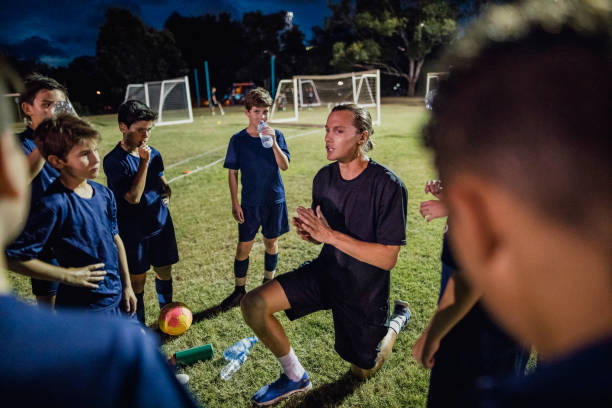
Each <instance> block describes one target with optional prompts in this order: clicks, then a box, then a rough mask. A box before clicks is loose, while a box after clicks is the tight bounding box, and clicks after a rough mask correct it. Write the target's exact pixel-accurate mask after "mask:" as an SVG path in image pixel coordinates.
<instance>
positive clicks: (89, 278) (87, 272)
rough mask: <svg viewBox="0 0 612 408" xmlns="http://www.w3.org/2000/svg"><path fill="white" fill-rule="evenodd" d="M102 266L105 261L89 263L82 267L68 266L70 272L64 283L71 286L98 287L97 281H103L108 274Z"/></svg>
mask: <svg viewBox="0 0 612 408" xmlns="http://www.w3.org/2000/svg"><path fill="white" fill-rule="evenodd" d="M102 268H104V264H103V263H97V264H93V265H87V266H84V267H81V268H67V269H68V273H67V274H66V276H65V278H64V279H63V280H62V283H65V284H67V285H70V286H82V287H85V288H92V289H97V288H98V285H97V284H96V283H97V282H100V281H103V280H104V276H105V275H106V271H105V270H103V269H102Z"/></svg>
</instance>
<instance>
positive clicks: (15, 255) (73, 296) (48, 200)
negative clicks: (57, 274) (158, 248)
mask: <svg viewBox="0 0 612 408" xmlns="http://www.w3.org/2000/svg"><path fill="white" fill-rule="evenodd" d="M87 182H88V183H89V185H91V187H92V188H93V196H92V197H91V198H82V197H80V196H79V195H77V194H76V193H75V192H74V191H72V190H69V189H67V188H66V187H65V186H64V185H63V184H62V182H61V181H60V179H57V180H55V182H53V184H52V185H51V186H50V187H49V188H48V189H47V191H46V192H45V193H44V194H43V196H42V197H41V199H40V201H39V202H38V204H37V206H36V211H32V212H31V213H30V215H29V217H28V221H27V223H26V226H25V228H24V230H23V232H22V233H21V235H20V236H19V237H18V238H17V239H16V240H15V241H14V242H13V243H12V244H11V245H9V247H8V248H7V250H6V254H7V256H8V257H9V258H11V259H15V260H20V261H27V260H30V259H35V258H39V255H40V254H41V253H42V252H43V251H46V250H50V251H51V253H52V254H53V255H54V256H55V258H56V259H57V261H58V263H59V264H60V265H61V266H63V267H82V266H87V265H92V264H97V263H104V270H105V271H106V276H105V277H104V280H103V281H101V282H99V283H98V288H97V289H90V288H84V287H75V286H68V285H63V284H60V286H59V288H58V290H57V300H56V304H57V305H58V306H78V307H87V308H89V309H96V310H101V309H108V308H111V307H116V306H117V305H118V304H119V301H120V300H121V295H122V285H121V279H120V277H119V262H118V254H117V246H116V245H115V242H114V236H115V235H116V234H117V233H118V229H117V205H116V204H115V198H114V197H113V193H112V192H111V191H110V190H109V189H108V188H106V187H105V186H103V185H101V184H98V183H96V182H93V181H91V180H88V181H87Z"/></svg>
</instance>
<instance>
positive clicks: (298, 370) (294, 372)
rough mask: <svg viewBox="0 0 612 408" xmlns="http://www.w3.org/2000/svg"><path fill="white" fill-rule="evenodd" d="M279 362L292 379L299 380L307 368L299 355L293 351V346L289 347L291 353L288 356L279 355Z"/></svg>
mask: <svg viewBox="0 0 612 408" xmlns="http://www.w3.org/2000/svg"><path fill="white" fill-rule="evenodd" d="M278 362H279V363H280V365H281V367H282V368H283V372H284V373H285V375H286V376H287V377H289V379H290V380H291V381H299V380H301V379H302V377H303V376H304V373H305V372H306V370H304V367H302V364H300V360H298V358H297V356H296V355H295V353H294V352H293V348H290V349H289V354H287V355H286V356H282V357H278Z"/></svg>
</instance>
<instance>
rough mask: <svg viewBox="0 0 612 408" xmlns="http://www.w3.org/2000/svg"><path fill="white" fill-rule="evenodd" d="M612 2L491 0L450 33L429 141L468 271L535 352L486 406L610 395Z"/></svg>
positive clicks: (487, 383) (490, 391) (495, 382)
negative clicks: (472, 20)
mask: <svg viewBox="0 0 612 408" xmlns="http://www.w3.org/2000/svg"><path fill="white" fill-rule="evenodd" d="M611 14H612V9H611V7H610V3H609V2H586V1H584V2H582V1H561V0H560V1H556V2H542V1H540V2H534V1H527V2H524V3H522V4H521V5H520V6H516V7H514V6H507V5H506V6H503V7H499V8H493V9H491V10H490V11H489V12H488V13H487V14H485V16H484V17H483V18H482V19H481V20H479V21H478V22H477V23H476V24H475V25H474V26H473V27H472V28H471V29H469V30H468V31H467V32H466V34H465V35H464V37H463V38H462V39H461V41H459V42H457V43H455V44H453V48H452V50H451V53H450V55H449V56H448V57H447V60H446V61H445V62H446V63H447V64H448V65H452V66H453V71H452V72H451V74H450V76H449V78H448V80H447V81H445V82H443V83H442V84H441V86H440V88H439V93H438V96H437V99H436V102H435V103H434V105H433V115H432V119H431V122H430V123H429V125H428V127H427V128H426V131H425V142H426V144H427V146H429V147H430V148H431V149H432V150H433V152H434V157H435V164H436V167H437V168H438V170H439V173H440V177H441V178H442V179H443V180H444V183H445V189H444V190H445V193H444V194H445V201H446V202H447V204H448V208H449V217H450V219H451V222H452V225H451V228H450V229H449V234H450V239H451V244H452V245H453V248H454V250H455V253H456V257H457V261H458V263H459V264H460V265H461V269H462V272H464V275H465V277H466V279H467V280H468V281H469V282H470V284H471V285H473V286H474V288H476V290H477V291H478V292H479V293H482V302H483V304H484V306H486V307H487V309H488V310H489V311H490V312H491V315H492V316H493V317H494V318H495V319H496V320H497V321H498V322H499V323H500V324H502V325H503V326H504V327H505V328H506V329H507V330H508V332H509V333H510V334H512V335H513V336H515V337H516V338H517V339H518V340H519V341H521V342H522V343H524V344H531V345H533V346H534V348H535V349H536V350H537V352H538V367H537V368H536V370H535V371H534V372H533V373H532V374H530V375H528V376H525V377H522V378H521V377H512V378H508V379H505V380H504V379H499V378H487V379H482V380H481V381H480V382H479V387H480V391H481V392H480V394H479V404H480V405H481V406H484V407H543V406H550V407H610V406H612V375H611V373H612V250H611V249H612V189H611V188H610V186H612V161H611V160H610V156H611V155H612V138H611V137H610V135H611V134H612V129H611V126H610V125H611V120H610V95H612V71H611V69H610V67H611V65H610V61H611V54H610V52H611V50H612V47H611V44H612V43H611V38H612V37H611V31H610V27H611V26H610V16H611Z"/></svg>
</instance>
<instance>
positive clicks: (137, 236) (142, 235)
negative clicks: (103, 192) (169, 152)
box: [104, 100, 179, 324]
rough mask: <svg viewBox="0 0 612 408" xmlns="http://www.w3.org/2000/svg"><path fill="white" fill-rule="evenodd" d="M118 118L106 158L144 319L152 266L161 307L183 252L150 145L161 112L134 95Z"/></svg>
mask: <svg viewBox="0 0 612 408" xmlns="http://www.w3.org/2000/svg"><path fill="white" fill-rule="evenodd" d="M117 118H118V121H119V131H120V132H121V133H122V135H123V138H122V139H121V141H120V142H119V143H117V146H115V148H114V149H113V150H111V151H110V153H108V154H107V155H106V156H105V157H104V172H105V173H106V176H107V178H108V187H109V188H110V189H111V190H112V191H113V193H114V194H115V199H116V201H117V219H118V221H119V235H120V236H121V239H122V241H123V243H124V245H125V250H126V253H127V260H128V267H129V270H130V279H131V282H132V287H133V288H134V292H135V293H136V299H137V300H138V306H137V308H136V310H137V312H136V315H137V317H138V320H139V321H140V322H142V323H143V324H144V323H145V306H144V287H145V282H146V272H147V271H148V270H149V268H151V265H153V270H154V271H155V291H156V292H157V300H158V302H159V307H160V309H161V308H162V307H164V306H165V305H166V304H168V303H170V302H172V265H174V264H175V263H177V262H178V260H179V256H178V248H177V245H176V237H175V235H174V224H173V223H172V217H170V212H169V211H168V200H169V199H170V194H171V190H170V186H169V185H168V182H167V181H166V178H165V177H164V162H163V160H162V156H161V154H160V153H159V151H157V150H156V149H154V148H153V147H151V146H149V145H148V141H149V137H150V136H151V129H152V127H153V122H154V121H155V119H157V114H156V113H155V112H153V111H152V110H151V109H150V108H149V107H148V106H147V105H145V104H144V103H142V102H139V101H136V100H130V101H126V102H124V103H123V104H121V106H119V111H118V114H117Z"/></svg>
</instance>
